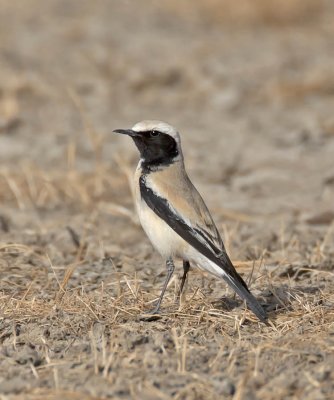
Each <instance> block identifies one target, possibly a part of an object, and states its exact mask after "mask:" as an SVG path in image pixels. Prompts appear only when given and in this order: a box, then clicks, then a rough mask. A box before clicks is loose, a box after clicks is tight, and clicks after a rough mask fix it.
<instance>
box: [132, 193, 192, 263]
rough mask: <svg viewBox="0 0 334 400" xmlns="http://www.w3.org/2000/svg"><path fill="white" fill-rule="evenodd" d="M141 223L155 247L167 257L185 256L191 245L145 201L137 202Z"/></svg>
mask: <svg viewBox="0 0 334 400" xmlns="http://www.w3.org/2000/svg"><path fill="white" fill-rule="evenodd" d="M137 204H138V205H137V211H138V216H139V220H140V222H141V225H142V227H143V229H144V231H145V233H146V234H147V236H148V238H149V239H150V241H151V242H152V244H153V246H154V248H155V249H156V250H157V251H158V252H159V253H160V254H161V255H162V256H163V257H165V258H168V257H181V258H183V257H184V255H185V252H186V248H187V247H189V245H188V244H187V243H186V242H185V241H184V240H183V239H182V238H181V237H180V236H179V235H178V234H177V233H176V232H174V231H173V229H172V228H170V227H169V225H167V224H166V222H165V221H163V220H162V219H161V218H159V217H158V216H157V215H156V214H155V213H154V211H152V210H151V209H150V208H149V207H148V206H147V205H146V203H145V202H144V201H142V200H141V201H140V202H139V203H137Z"/></svg>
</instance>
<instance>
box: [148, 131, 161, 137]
mask: <svg viewBox="0 0 334 400" xmlns="http://www.w3.org/2000/svg"><path fill="white" fill-rule="evenodd" d="M159 135H160V132H159V131H155V130H153V131H151V132H150V136H151V137H157V136H159Z"/></svg>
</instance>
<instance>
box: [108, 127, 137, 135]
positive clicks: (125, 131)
mask: <svg viewBox="0 0 334 400" xmlns="http://www.w3.org/2000/svg"><path fill="white" fill-rule="evenodd" d="M113 132H116V133H121V134H122V135H128V136H132V137H134V136H138V132H136V131H133V130H132V129H114V130H113Z"/></svg>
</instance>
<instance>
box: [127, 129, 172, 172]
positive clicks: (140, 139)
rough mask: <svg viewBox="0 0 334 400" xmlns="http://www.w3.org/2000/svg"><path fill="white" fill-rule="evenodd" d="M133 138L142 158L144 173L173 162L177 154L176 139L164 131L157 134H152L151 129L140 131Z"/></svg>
mask: <svg viewBox="0 0 334 400" xmlns="http://www.w3.org/2000/svg"><path fill="white" fill-rule="evenodd" d="M133 140H134V142H135V144H136V146H137V148H138V150H139V152H140V156H141V158H142V160H143V161H142V164H141V166H142V169H143V173H146V174H147V173H150V172H153V171H156V170H158V169H160V168H163V167H166V166H168V165H171V164H173V163H174V162H175V159H176V157H177V156H178V155H179V151H178V146H177V143H176V140H175V139H174V138H173V137H172V136H170V135H168V134H166V133H162V132H159V135H158V136H152V132H151V131H147V132H141V135H140V136H136V137H133Z"/></svg>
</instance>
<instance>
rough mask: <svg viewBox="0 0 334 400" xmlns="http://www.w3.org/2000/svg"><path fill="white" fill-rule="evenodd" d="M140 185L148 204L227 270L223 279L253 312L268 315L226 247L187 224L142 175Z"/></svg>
mask: <svg viewBox="0 0 334 400" xmlns="http://www.w3.org/2000/svg"><path fill="white" fill-rule="evenodd" d="M139 185H140V193H141V197H142V199H143V200H144V201H145V202H146V204H147V205H148V207H149V208H151V209H152V210H153V211H154V212H155V213H156V214H157V215H158V216H159V217H160V218H161V219H163V220H164V221H165V222H166V223H167V224H168V225H169V226H170V227H171V228H172V229H173V230H174V231H175V232H176V233H177V234H179V235H180V236H181V237H182V239H184V240H185V241H186V242H187V243H189V244H190V245H191V246H193V247H194V248H195V249H196V250H197V251H199V252H200V253H201V254H203V255H204V256H205V257H207V258H208V259H209V260H210V261H212V262H214V263H215V264H216V265H218V267H220V268H221V269H222V270H223V271H224V272H225V274H226V275H225V274H224V275H223V276H222V277H223V279H224V280H225V281H226V282H227V283H228V284H229V285H230V286H231V287H232V288H233V289H234V291H235V292H236V293H238V295H239V296H240V297H241V298H242V299H244V300H246V302H247V303H248V305H249V307H250V309H251V310H252V311H253V312H254V314H255V315H256V316H257V317H258V318H259V319H260V320H261V321H265V320H266V319H267V315H266V313H265V311H264V310H263V308H262V307H261V305H260V304H259V303H258V301H257V300H256V298H255V297H254V296H253V295H252V294H251V293H250V291H249V289H248V287H247V285H246V283H245V281H244V280H243V279H242V278H241V276H240V275H239V274H238V273H237V271H236V270H235V268H234V266H233V264H232V262H231V260H230V259H229V257H228V255H227V253H226V251H225V249H224V248H223V250H221V249H218V248H217V246H215V245H214V244H213V243H212V242H211V241H210V240H209V239H208V238H207V237H206V235H203V233H202V232H201V231H200V230H199V229H196V228H192V227H190V226H189V225H188V224H187V223H186V222H185V221H184V220H183V219H182V217H181V216H180V215H178V214H177V213H176V212H175V211H173V210H172V209H171V207H170V206H169V205H168V202H167V200H166V199H164V198H162V197H160V196H158V195H157V194H156V193H154V191H153V190H152V189H151V188H149V187H147V185H146V182H145V177H144V176H142V177H141V178H140V179H139Z"/></svg>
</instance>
